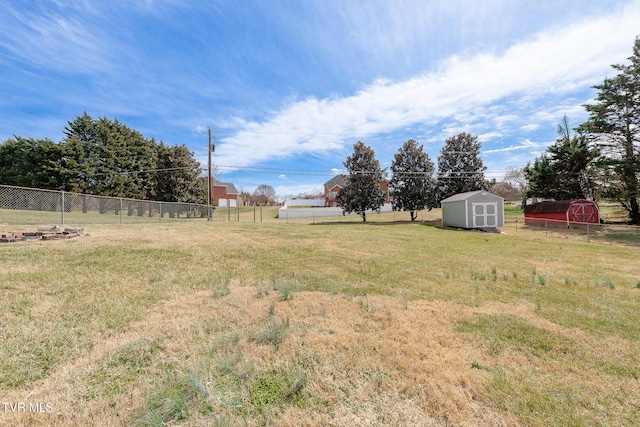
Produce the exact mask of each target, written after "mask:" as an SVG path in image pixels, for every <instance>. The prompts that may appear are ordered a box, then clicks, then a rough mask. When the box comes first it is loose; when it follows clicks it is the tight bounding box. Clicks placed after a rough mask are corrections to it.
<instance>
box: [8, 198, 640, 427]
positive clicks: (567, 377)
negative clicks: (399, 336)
mask: <svg viewBox="0 0 640 427" xmlns="http://www.w3.org/2000/svg"><path fill="white" fill-rule="evenodd" d="M265 211H266V210H265ZM271 212H273V211H271ZM264 213H265V212H263V214H264ZM242 215H252V211H249V210H246V209H245V210H243V211H242ZM389 218H390V217H389V216H383V215H380V216H376V215H372V216H371V218H369V220H370V221H371V223H368V224H362V223H361V222H360V221H359V218H355V217H352V218H342V219H341V220H338V219H333V220H331V221H327V222H323V223H316V224H309V223H308V222H304V221H290V222H289V223H287V222H284V221H275V220H270V221H271V222H266V221H265V222H264V223H259V222H256V223H253V222H252V221H246V222H242V219H248V218H246V217H241V221H240V222H224V223H223V222H214V223H208V222H206V221H199V220H198V221H172V222H169V221H166V222H165V221H163V222H162V223H159V222H158V223H147V224H124V225H119V224H118V225H113V226H110V225H103V226H92V227H90V228H87V229H86V230H85V231H86V232H87V233H89V234H90V237H83V238H79V239H73V240H69V241H61V242H33V243H15V244H5V245H0V316H2V318H1V320H2V324H1V325H2V326H1V329H0V334H1V336H0V389H2V390H7V391H8V392H12V393H13V392H15V393H18V392H19V390H29V389H30V387H34V386H35V384H37V381H38V380H43V379H47V378H50V377H51V376H52V375H53V374H54V373H56V372H58V370H59V369H60V368H61V367H63V366H66V364H69V363H73V362H74V361H75V360H76V359H75V358H76V357H77V355H78V354H83V355H85V356H86V354H90V353H91V352H92V351H93V350H94V349H95V348H96V347H98V346H99V345H100V343H102V342H104V341H109V340H111V339H118V338H119V337H120V336H126V334H127V331H129V329H130V328H131V327H132V325H134V324H136V322H139V321H141V320H143V319H147V318H148V316H149V313H150V312H153V311H154V310H160V311H159V312H160V313H161V315H158V316H159V317H160V318H163V317H166V316H172V315H175V316H176V319H182V320H180V321H179V320H176V321H175V322H176V325H179V324H180V323H179V322H184V323H185V324H187V325H191V324H192V323H189V322H193V325H197V329H193V330H195V331H196V332H193V333H192V334H190V333H188V331H191V329H188V328H187V327H186V326H185V329H184V330H183V329H180V330H178V329H176V330H174V329H172V328H168V329H166V330H164V331H163V335H162V336H160V337H145V336H141V337H140V336H136V337H133V339H129V340H127V341H125V342H124V343H123V344H121V345H117V346H115V350H111V351H110V352H108V353H107V354H105V355H102V356H100V357H98V358H97V359H96V360H94V361H91V362H88V363H89V364H88V365H87V366H88V368H87V371H86V372H84V373H79V374H78V375H77V377H74V379H73V381H77V382H78V384H80V385H82V387H83V388H82V396H83V398H84V400H85V402H88V403H91V402H99V401H100V399H108V400H118V399H125V401H126V398H131V397H130V396H138V399H142V400H137V401H135V402H129V401H127V402H128V403H127V404H131V405H133V407H134V408H135V410H133V412H132V413H133V414H135V416H133V415H132V417H133V418H128V419H127V420H128V421H126V420H125V421H123V423H127V422H135V424H137V425H162V424H171V423H181V422H191V423H199V422H209V423H211V424H215V425H227V424H229V425H234V424H237V423H243V422H246V423H247V424H250V425H251V424H265V425H266V424H270V423H271V424H274V423H275V424H277V423H278V422H277V421H278V420H280V418H279V417H282V416H284V415H282V414H284V413H289V412H291V411H295V410H297V409H300V408H302V409H304V411H307V412H308V413H310V414H316V415H317V414H323V415H322V416H327V417H330V415H327V414H331V413H332V411H334V410H335V405H337V403H336V402H334V401H333V400H331V398H330V397H327V396H330V395H331V393H329V392H327V389H322V388H321V387H320V386H318V385H317V383H318V381H319V380H318V376H322V375H324V376H326V375H327V372H326V371H323V373H322V375H320V374H319V373H318V371H316V369H320V368H319V367H321V366H324V365H323V364H326V363H329V362H330V361H331V360H332V359H331V357H335V358H336V359H335V361H334V362H331V363H335V364H334V365H331V366H335V367H336V368H335V369H336V371H335V372H333V373H332V375H335V381H336V382H339V381H343V382H341V383H339V385H338V386H336V388H335V389H329V390H331V392H335V390H336V389H339V390H342V391H341V393H343V394H341V395H343V396H347V397H348V396H352V395H353V394H354V393H355V391H354V389H355V387H356V386H355V385H353V378H356V377H358V375H356V374H354V373H353V372H347V369H351V370H355V369H357V368H355V367H356V366H358V365H359V362H360V361H359V360H357V359H353V360H349V363H342V359H339V357H340V355H339V354H334V355H332V356H325V357H326V358H325V359H324V360H318V359H317V358H318V357H319V356H317V355H315V356H314V355H313V354H312V353H311V352H309V353H306V352H305V349H306V347H305V345H306V344H304V342H305V339H306V337H305V331H304V329H303V328H302V327H300V328H298V326H297V325H298V324H299V322H298V320H297V319H296V318H294V317H290V316H293V315H292V314H290V313H292V312H293V311H292V310H296V309H299V310H301V311H300V312H305V310H306V312H313V310H316V312H317V313H319V314H318V319H326V318H327V316H329V315H330V309H331V307H327V306H325V307H318V308H312V307H311V302H309V300H305V299H302V294H303V293H304V292H305V291H318V292H321V293H325V294H327V295H336V294H337V295H338V297H339V298H340V299H342V300H344V298H346V299H347V300H349V303H350V304H352V306H353V309H354V311H355V312H356V313H358V314H357V316H360V319H361V320H359V321H358V322H356V323H355V325H356V326H357V328H358V329H357V331H356V332H357V333H362V334H367V333H372V334H375V333H376V332H375V328H377V327H378V328H379V323H376V322H380V323H384V324H392V322H394V321H395V320H396V319H394V317H393V316H392V315H391V314H389V313H391V310H390V309H389V307H387V306H385V305H384V304H390V303H388V302H387V303H384V304H383V303H379V302H378V301H377V300H376V297H379V296H389V297H390V298H392V299H395V301H396V302H397V305H398V307H399V308H400V309H401V310H402V311H403V312H411V313H413V312H412V311H411V310H410V309H411V308H412V306H413V305H414V303H416V304H417V303H418V302H434V303H442V304H445V303H446V304H447V307H458V310H459V312H460V313H467V312H469V311H473V310H478V314H477V315H475V316H472V317H467V316H463V317H461V318H459V319H458V321H457V323H456V324H455V325H454V326H453V329H454V332H455V333H456V334H459V335H461V336H464V337H465V342H469V343H472V344H473V345H476V346H477V347H478V348H479V349H480V350H478V353H476V354H474V355H473V356H469V359H468V360H467V361H466V362H465V364H464V366H466V367H467V368H468V369H469V370H473V371H474V372H475V374H478V375H483V376H484V377H483V378H486V383H485V389H484V392H483V394H482V399H483V401H486V402H489V404H490V405H493V406H494V407H497V408H499V409H500V410H501V411H503V412H504V413H505V414H508V415H509V416H512V417H514V419H516V420H517V421H518V422H519V423H521V424H524V425H598V424H616V423H617V424H618V425H632V424H633V423H634V422H637V421H640V413H638V411H637V410H636V411H635V412H634V411H633V410H632V409H631V408H633V407H634V406H633V393H634V392H635V391H637V388H634V385H633V384H636V383H637V381H638V378H639V376H640V372H639V369H638V368H637V367H638V366H640V356H639V355H638V352H637V349H638V346H639V345H640V287H639V286H640V283H639V280H640V267H638V263H637V259H638V250H637V248H634V247H632V246H615V245H603V244H598V243H597V242H596V243H587V242H586V241H580V240H572V239H566V240H558V239H545V238H543V237H540V236H539V235H536V236H533V237H532V235H531V234H529V233H509V234H506V235H493V234H486V233H477V232H464V231H454V230H444V229H441V228H438V227H434V226H430V225H426V224H409V223H389V222H388V221H389ZM22 223H23V224H27V223H28V220H25V221H24V222H22ZM243 287H251V289H252V291H251V292H250V293H249V295H250V297H248V299H251V300H252V301H251V303H252V304H254V303H255V304H256V307H258V308H257V309H256V310H255V316H256V319H257V320H255V323H253V324H252V326H247V325H246V324H244V323H242V322H243V319H242V318H241V317H237V318H234V317H233V315H232V314H229V315H228V316H229V317H228V318H223V317H219V318H218V317H215V316H218V314H217V313H218V312H219V311H221V310H223V309H225V310H227V309H228V310H229V313H235V312H238V311H240V310H241V309H242V308H243V304H248V303H249V302H247V301H246V300H245V301H244V302H243V301H242V300H237V299H234V295H236V293H237V292H238V289H239V288H243ZM270 290H273V291H270ZM198 291H202V292H203V294H202V295H203V296H202V295H200V294H197V292H198ZM189 295H195V296H194V297H193V298H194V301H200V299H202V298H204V299H206V300H207V301H208V304H212V305H211V306H210V307H209V310H210V312H209V314H210V315H211V316H213V317H209V320H207V321H202V322H201V321H199V320H198V313H196V312H193V313H190V312H189V311H187V312H186V313H182V314H180V313H174V311H173V308H172V306H170V305H167V304H169V303H170V302H171V301H174V300H175V299H176V298H180V297H183V296H189ZM343 297H344V298H343ZM296 304H300V305H301V307H298V308H296V307H297V306H296ZM305 304H306V305H307V306H305ZM494 306H497V307H507V308H509V309H511V310H512V311H514V312H518V310H525V309H527V310H529V311H528V315H529V316H531V317H529V318H528V317H522V316H519V315H517V314H513V313H511V314H508V313H500V312H497V313H496V312H486V313H481V311H482V310H489V309H488V308H487V307H494ZM523 307H524V308H523ZM452 310H453V309H452ZM496 310H497V309H496ZM320 313H321V314H320ZM423 315H424V316H431V315H432V314H431V313H430V312H428V311H427V312H424V313H423ZM179 316H183V317H179ZM189 316H191V317H189ZM220 316H222V315H220ZM238 316H239V315H238ZM395 316H399V315H398V314H395ZM460 316H462V315H460ZM184 319H188V320H184ZM211 319H213V320H211ZM203 322H204V323H203ZM385 322H386V323H385ZM258 325H259V326H258ZM294 326H295V327H294ZM190 327H191V326H190ZM176 328H177V326H176ZM193 328H196V327H195V326H193ZM328 330H329V328H326V329H325V330H324V332H322V331H321V332H322V333H323V334H324V335H322V337H323V339H326V340H327V343H332V341H331V340H332V339H334V334H333V332H331V333H330V332H327V331H328ZM370 330H371V332H369V331H370ZM184 331H187V333H185V332H184ZM424 333H425V334H428V333H429V331H424ZM362 336H364V335H362ZM358 337H359V336H358ZM358 337H356V338H354V342H355V344H356V345H357V344H358V342H359V341H358V340H360V339H361V338H358ZM171 340H174V341H176V340H177V341H178V342H179V344H174V345H173V346H168V345H167V342H169V341H171ZM594 343H595V344H598V343H603V344H602V345H601V346H600V347H598V348H594ZM352 344H353V342H352V343H349V344H344V346H343V347H339V348H349V346H350V345H352ZM441 345H442V346H446V344H441ZM367 350H368V351H367V352H366V354H367V357H372V358H373V357H378V358H377V359H375V360H376V361H377V362H376V363H378V365H379V367H380V369H379V370H378V371H375V369H374V368H368V371H371V372H384V373H385V375H386V376H384V378H382V377H379V378H378V380H376V378H377V377H376V378H374V377H371V378H369V377H367V381H371V382H370V383H367V384H373V385H374V386H375V387H379V388H380V390H386V393H388V395H391V394H392V392H393V387H390V388H391V391H390V390H387V389H385V387H386V385H387V384H394V382H398V381H405V379H402V380H401V379H399V378H402V377H401V375H400V374H398V369H399V368H398V367H394V366H385V363H387V361H386V360H385V359H384V358H383V357H382V356H379V355H378V351H379V350H375V349H371V348H367ZM314 357H315V358H316V359H314ZM345 357H346V356H345ZM302 360H305V361H306V362H305V364H302V362H301V361H302ZM310 361H311V362H310ZM519 364H522V366H520V365H519ZM345 378H348V379H349V380H345ZM390 378H393V379H392V380H390ZM594 384H595V385H594ZM597 384H614V387H613V388H614V389H608V390H600V389H599V388H598V386H597ZM310 387H316V388H315V389H314V390H316V392H317V391H323V392H325V394H324V395H318V396H314V395H313V393H312V392H311V391H309V388H310ZM138 389H142V390H144V392H139V393H137V392H136V391H135V390H138ZM398 389H402V390H404V391H403V393H409V392H408V391H406V390H411V386H410V385H407V384H404V383H403V385H402V386H398ZM388 395H384V396H385V397H388ZM123 396H128V397H123ZM412 396H413V395H412ZM213 397H215V398H216V399H219V400H221V401H223V402H225V404H220V403H219V402H218V401H217V400H212V399H213ZM416 399H417V398H416ZM400 401H403V400H399V401H398V402H400ZM216 402H218V403H216ZM351 404H352V405H354V406H353V407H355V406H356V405H357V403H356V402H351ZM236 405H243V408H236V407H234V406H236ZM423 406H424V407H428V404H427V403H424V404H423ZM105 411H106V412H108V410H106V409H105ZM399 411H400V410H399ZM431 414H432V415H433V416H434V417H436V418H437V419H445V418H444V417H445V414H443V413H439V412H438V411H437V410H436V409H433V412H432V413H431ZM323 419H324V418H323ZM325 420H326V419H325Z"/></svg>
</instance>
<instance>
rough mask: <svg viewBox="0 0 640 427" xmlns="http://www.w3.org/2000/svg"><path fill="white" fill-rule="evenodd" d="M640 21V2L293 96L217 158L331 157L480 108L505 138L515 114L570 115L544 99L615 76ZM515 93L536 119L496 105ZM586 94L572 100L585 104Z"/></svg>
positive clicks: (470, 115) (238, 161)
mask: <svg viewBox="0 0 640 427" xmlns="http://www.w3.org/2000/svg"><path fill="white" fill-rule="evenodd" d="M638 22H640V2H638V1H636V2H633V3H631V4H629V5H627V7H626V8H625V9H623V10H620V11H618V12H617V13H613V14H610V15H607V16H602V17H600V18H597V19H588V20H585V21H582V22H579V23H576V24H573V25H569V26H567V27H564V28H561V29H556V30H553V31H550V32H546V33H539V34H538V35H537V36H535V37H533V38H531V39H529V40H527V41H523V42H521V43H518V44H515V45H513V46H512V47H510V48H508V49H507V50H505V51H504V52H502V53H501V54H489V53H483V54H477V55H474V56H470V57H466V56H464V55H458V56H453V57H450V58H448V59H446V60H444V61H442V62H441V63H440V64H439V66H438V67H437V69H435V70H433V71H430V72H427V73H425V74H422V75H419V76H416V77H414V78H411V79H409V80H406V81H398V82H393V81H389V80H385V79H378V80H376V81H374V82H373V83H372V84H370V85H369V86H367V87H365V88H363V89H362V90H360V91H359V92H357V93H355V94H353V95H352V96H347V97H332V98H324V99H317V98H314V97H310V98H308V99H304V100H301V101H298V102H293V103H291V104H290V105H287V106H286V107H285V108H283V109H282V110H280V111H277V112H275V113H273V114H272V115H271V116H270V117H269V118H267V119H266V120H264V121H261V122H257V121H254V122H249V123H245V124H244V126H241V127H240V128H239V129H238V130H237V132H236V133H234V134H233V136H230V137H227V138H223V139H222V140H221V144H220V148H221V149H220V151H219V154H218V155H217V156H216V161H217V162H219V163H220V164H234V165H238V166H248V165H251V164H256V163H261V162H266V161H269V160H272V159H277V158H284V157H288V156H292V155H296V154H316V155H323V154H325V153H328V152H330V151H333V150H336V149H341V148H343V146H344V145H345V141H346V140H349V141H354V140H355V139H357V138H362V137H365V136H366V135H368V134H375V133H384V132H391V131H393V130H397V129H400V128H402V127H406V126H411V125H415V124H419V123H425V122H432V123H433V122H439V121H442V120H451V119H452V118H454V117H458V118H466V119H465V120H464V121H458V120H454V121H453V122H452V123H451V126H452V128H455V129H456V130H457V129H458V128H465V127H469V126H471V125H473V122H474V120H475V119H474V117H476V116H477V115H484V116H489V118H492V119H493V121H494V124H495V129H484V132H483V134H484V135H486V136H487V137H489V138H499V137H500V135H501V134H500V132H499V129H500V128H501V127H502V126H503V125H505V123H506V122H510V123H511V122H514V123H515V124H516V126H515V128H516V129H517V128H518V127H523V130H524V131H531V130H535V129H536V128H537V127H540V126H542V124H541V122H542V123H544V124H545V125H548V124H547V123H545V122H544V120H550V119H551V120H553V121H556V122H557V121H558V120H559V119H560V118H561V117H562V115H563V114H564V112H563V113H561V114H560V115H559V116H557V115H556V116H554V117H552V118H550V117H548V116H546V114H545V112H544V111H546V112H547V113H548V110H549V107H546V106H543V107H541V106H538V105H536V102H537V101H538V99H541V98H544V97H553V96H556V95H559V94H565V95H566V94H571V93H574V92H576V91H585V90H586V89H588V88H590V87H591V86H592V85H594V84H597V83H599V82H601V81H602V79H603V78H604V77H606V76H607V75H608V74H611V72H612V71H611V68H610V64H612V63H620V62H624V61H625V58H626V57H628V56H629V54H630V52H631V47H632V43H633V39H634V37H635V36H636V35H637V32H638V26H637V23H638ZM507 98H513V99H514V102H515V101H516V100H517V99H522V100H524V99H528V101H529V102H528V104H523V105H518V104H515V105H514V108H526V110H524V111H522V112H521V113H524V114H526V115H527V116H528V117H526V118H522V119H520V118H519V115H520V114H518V113H515V114H513V113H510V112H505V111H500V108H496V111H492V110H491V109H490V107H491V106H492V105H494V104H496V103H498V102H499V101H504V100H505V99H507ZM582 102H584V100H576V103H575V105H567V106H565V107H566V109H575V108H577V107H579V105H580V104H581V103H582ZM501 108H502V109H504V107H501ZM542 110H544V111H542ZM565 111H566V110H565ZM557 113H560V112H559V111H558V112H557ZM485 118H487V117H485ZM518 120H521V121H522V122H521V123H520V124H519V125H518Z"/></svg>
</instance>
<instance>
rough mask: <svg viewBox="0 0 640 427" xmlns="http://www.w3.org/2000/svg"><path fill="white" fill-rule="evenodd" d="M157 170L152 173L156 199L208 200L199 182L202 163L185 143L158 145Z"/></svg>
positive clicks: (178, 200)
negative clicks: (168, 145) (169, 145)
mask: <svg viewBox="0 0 640 427" xmlns="http://www.w3.org/2000/svg"><path fill="white" fill-rule="evenodd" d="M156 169H157V171H156V172H154V173H153V174H152V176H153V177H154V182H155V191H154V193H155V194H154V196H155V199H156V200H163V201H168V202H188V203H200V202H204V201H205V200H206V197H207V196H206V188H205V193H204V194H201V192H202V188H201V186H200V185H199V183H198V176H199V175H200V174H201V173H202V169H201V168H200V163H199V162H197V161H196V160H195V159H194V157H193V152H192V151H189V149H188V148H187V147H186V146H185V145H180V146H178V145H175V146H171V147H167V146H165V145H164V144H163V143H162V142H161V143H160V144H159V145H158V161H157V164H156Z"/></svg>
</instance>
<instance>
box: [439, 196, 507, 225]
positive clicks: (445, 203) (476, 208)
mask: <svg viewBox="0 0 640 427" xmlns="http://www.w3.org/2000/svg"><path fill="white" fill-rule="evenodd" d="M440 204H441V206H442V225H444V226H448V227H460V228H495V227H503V226H504V199H503V198H502V197H500V196H498V195H495V194H492V193H489V192H488V191H483V190H478V191H469V192H467V193H460V194H455V195H453V196H451V197H448V198H446V199H444V200H442V201H441V202H440Z"/></svg>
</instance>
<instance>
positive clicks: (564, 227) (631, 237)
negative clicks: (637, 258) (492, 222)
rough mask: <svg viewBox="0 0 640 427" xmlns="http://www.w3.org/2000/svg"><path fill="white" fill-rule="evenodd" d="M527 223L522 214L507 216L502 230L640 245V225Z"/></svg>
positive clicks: (545, 221) (563, 221) (535, 220)
mask: <svg viewBox="0 0 640 427" xmlns="http://www.w3.org/2000/svg"><path fill="white" fill-rule="evenodd" d="M527 222H528V223H527V224H525V221H524V218H523V217H522V216H506V217H505V224H504V227H502V230H504V231H505V232H508V233H511V232H513V233H518V232H520V233H533V234H535V235H538V236H545V237H551V238H563V239H569V238H571V239H577V240H583V241H586V242H594V243H614V244H623V245H632V246H640V227H638V226H634V225H625V224H606V223H603V224H590V223H582V222H568V221H565V220H553V219H539V218H537V219H534V220H533V221H527Z"/></svg>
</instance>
